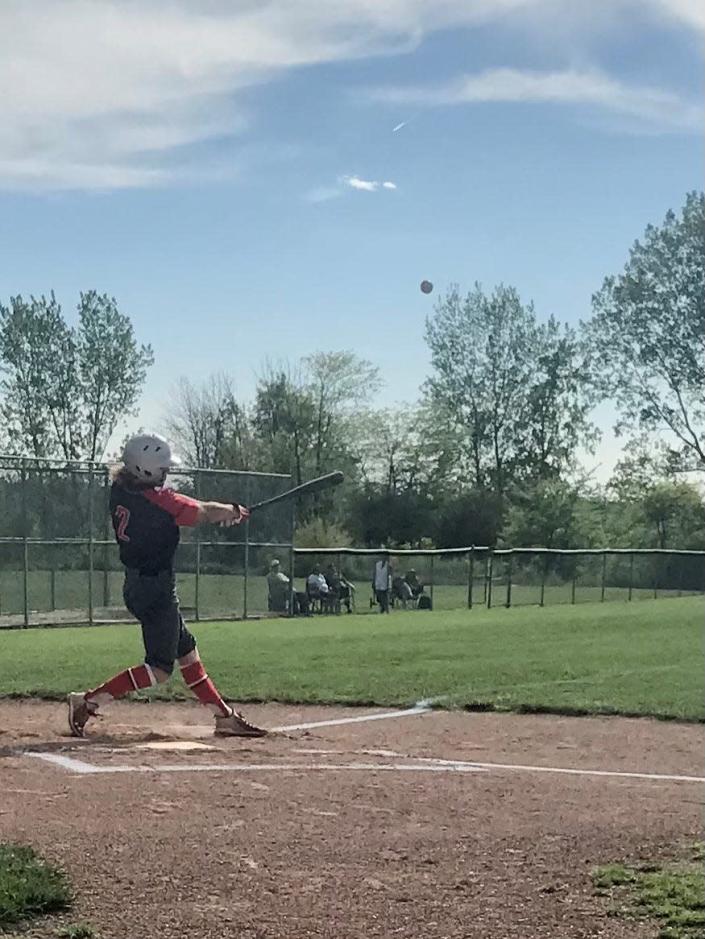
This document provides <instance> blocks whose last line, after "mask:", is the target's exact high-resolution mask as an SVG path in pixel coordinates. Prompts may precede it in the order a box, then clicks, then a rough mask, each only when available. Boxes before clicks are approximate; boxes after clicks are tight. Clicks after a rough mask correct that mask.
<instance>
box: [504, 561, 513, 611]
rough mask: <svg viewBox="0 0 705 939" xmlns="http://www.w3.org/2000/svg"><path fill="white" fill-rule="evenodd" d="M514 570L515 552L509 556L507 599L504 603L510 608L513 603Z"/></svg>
mask: <svg viewBox="0 0 705 939" xmlns="http://www.w3.org/2000/svg"><path fill="white" fill-rule="evenodd" d="M513 572H514V552H513V551H512V553H511V554H510V555H509V556H508V557H507V599H506V601H505V603H504V605H505V607H506V608H507V609H509V607H510V606H511V605H512V573H513Z"/></svg>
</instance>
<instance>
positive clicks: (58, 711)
mask: <svg viewBox="0 0 705 939" xmlns="http://www.w3.org/2000/svg"><path fill="white" fill-rule="evenodd" d="M245 710H246V714H247V716H248V717H251V718H252V719H253V720H255V721H257V722H263V723H264V724H265V725H267V726H270V727H274V726H276V727H283V728H291V727H292V725H294V726H297V725H300V724H308V723H316V722H327V721H333V720H336V719H346V718H350V717H353V716H358V717H362V718H369V717H370V716H372V715H374V714H375V713H382V712H381V711H380V712H375V711H363V710H361V709H358V710H354V709H353V710H349V709H342V708H335V709H332V708H311V707H306V708H303V707H302V708H293V707H282V706H275V705H268V706H261V707H247V708H246V709H245ZM384 713H388V712H384ZM63 720H64V714H63V708H62V707H61V706H60V705H57V704H51V703H45V702H30V701H27V702H13V701H3V702H0V728H1V729H0V754H1V758H0V779H1V781H2V785H1V795H2V800H1V801H0V840H4V841H7V840H13V841H20V842H26V843H30V844H32V845H33V846H35V847H36V848H37V849H38V850H40V851H41V852H42V853H43V854H44V855H45V856H47V857H49V858H51V859H52V860H55V861H57V862H58V863H59V864H61V865H62V866H64V867H65V868H66V869H67V870H68V871H69V874H70V876H71V878H72V880H73V883H74V885H75V887H76V892H77V900H76V907H75V909H74V910H73V911H72V912H71V914H70V915H69V916H67V917H65V918H64V921H65V922H76V921H80V920H83V921H88V922H90V923H91V924H92V925H93V926H94V927H95V929H96V931H97V932H98V933H99V934H100V936H101V937H103V939H118V937H119V939H124V937H133V936H134V937H137V936H152V937H159V939H176V937H178V939H182V937H187V936H188V937H198V939H235V937H237V939H304V937H330V939H334V937H335V939H353V937H355V939H360V937H363V939H366V937H385V939H386V937H400V939H410V937H423V939H441V937H449V939H450V937H452V939H460V937H468V939H476V937H477V939H479V937H483V939H488V937H489V939H504V937H517V939H519V937H521V939H531V937H537V939H538V937H552V939H563V937H565V939H568V937H571V939H572V937H576V939H577V937H588V936H590V937H595V936H600V937H610V939H611V937H614V939H617V937H619V939H626V937H645V936H649V935H655V934H656V929H655V928H649V927H648V926H645V925H644V924H643V923H641V924H638V923H635V922H630V921H624V920H620V919H615V918H613V917H609V916H607V905H606V902H605V901H604V900H602V899H600V898H598V897H596V896H595V895H594V894H593V889H592V885H591V880H590V871H591V869H592V868H593V867H594V866H596V865H598V864H603V863H606V862H609V861H612V860H620V859H630V860H638V859H640V858H641V859H645V858H650V859H660V858H666V857H670V856H672V855H673V852H674V850H677V848H678V846H679V845H680V844H686V843H688V842H691V841H693V840H694V839H695V838H696V837H697V836H698V833H699V830H700V821H699V819H700V814H701V811H702V805H703V787H702V782H698V781H697V779H694V777H701V776H702V775H703V773H702V768H701V762H702V761H701V756H702V727H700V726H693V725H682V724H667V723H659V722H656V721H649V720H623V719H616V718H610V719H588V718H558V717H543V716H542V717H538V716H537V717H528V716H517V715H508V714H507V715H505V714H467V713H459V712H443V711H433V712H430V713H413V714H411V713H409V714H407V715H405V716H402V717H396V718H392V717H391V716H389V717H386V718H384V719H380V720H363V721H360V722H356V723H341V724H325V725H323V726H318V727H311V728H308V729H285V730H283V731H282V732H280V733H278V734H276V735H274V736H272V737H269V738H266V739H265V740H262V741H258V740H255V741H237V740H225V741H223V740H215V739H214V738H212V737H210V735H209V732H210V724H209V718H208V715H207V714H205V713H204V711H203V710H201V709H200V708H199V707H198V706H191V705H189V704H177V705H165V704H149V705H141V704H122V705H115V706H114V707H113V708H112V709H111V711H110V715H109V717H108V718H106V719H105V720H103V721H101V722H100V723H99V724H97V725H96V727H95V729H94V732H93V736H92V738H91V739H90V740H88V741H85V742H84V741H71V740H70V739H67V738H66V737H65V736H64V727H63ZM155 744H156V745H157V747H156V748H155V746H154V745H155ZM179 746H181V747H183V746H187V747H193V748H194V749H178V748H176V749H175V748H174V747H179ZM566 771H567V772H566ZM56 924H57V920H53V921H52V922H51V923H44V924H40V925H39V926H38V927H35V928H34V929H33V930H32V932H31V935H32V936H47V937H48V936H55V934H56V932H55V930H56Z"/></svg>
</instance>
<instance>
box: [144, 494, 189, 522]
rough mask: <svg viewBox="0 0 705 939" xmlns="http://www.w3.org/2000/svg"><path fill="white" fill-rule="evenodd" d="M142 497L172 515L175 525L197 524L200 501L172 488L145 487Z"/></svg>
mask: <svg viewBox="0 0 705 939" xmlns="http://www.w3.org/2000/svg"><path fill="white" fill-rule="evenodd" d="M144 497H145V499H147V501H148V502H151V503H152V505H158V506H159V508H160V509H164V511H165V512H168V513H169V515H171V516H172V518H173V519H174V521H175V522H176V524H177V525H183V526H184V527H186V528H193V526H194V525H197V524H198V513H199V508H200V502H198V501H197V500H196V499H191V498H190V496H185V495H183V494H182V493H180V492H176V491H175V490H174V489H145V490H144Z"/></svg>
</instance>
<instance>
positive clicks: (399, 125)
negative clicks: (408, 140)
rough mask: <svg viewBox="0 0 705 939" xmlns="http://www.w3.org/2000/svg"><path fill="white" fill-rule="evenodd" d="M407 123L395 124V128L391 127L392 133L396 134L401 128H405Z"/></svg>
mask: <svg viewBox="0 0 705 939" xmlns="http://www.w3.org/2000/svg"><path fill="white" fill-rule="evenodd" d="M408 123H409V122H408V121H402V122H401V124H397V126H396V127H392V133H393V134H396V132H397V131H398V130H401V129H402V127H406V125H407V124H408Z"/></svg>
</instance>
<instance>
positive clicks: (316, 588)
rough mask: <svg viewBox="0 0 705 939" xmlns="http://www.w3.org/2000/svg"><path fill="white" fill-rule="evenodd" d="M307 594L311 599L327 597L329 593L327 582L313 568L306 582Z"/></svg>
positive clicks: (318, 571)
mask: <svg viewBox="0 0 705 939" xmlns="http://www.w3.org/2000/svg"><path fill="white" fill-rule="evenodd" d="M306 586H307V587H308V592H309V594H310V595H311V596H312V597H327V596H328V594H329V593H330V588H329V586H328V581H327V580H326V579H325V577H324V576H323V574H321V572H320V570H319V568H317V567H314V568H313V570H312V571H311V573H310V574H309V575H308V579H307V580H306Z"/></svg>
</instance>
